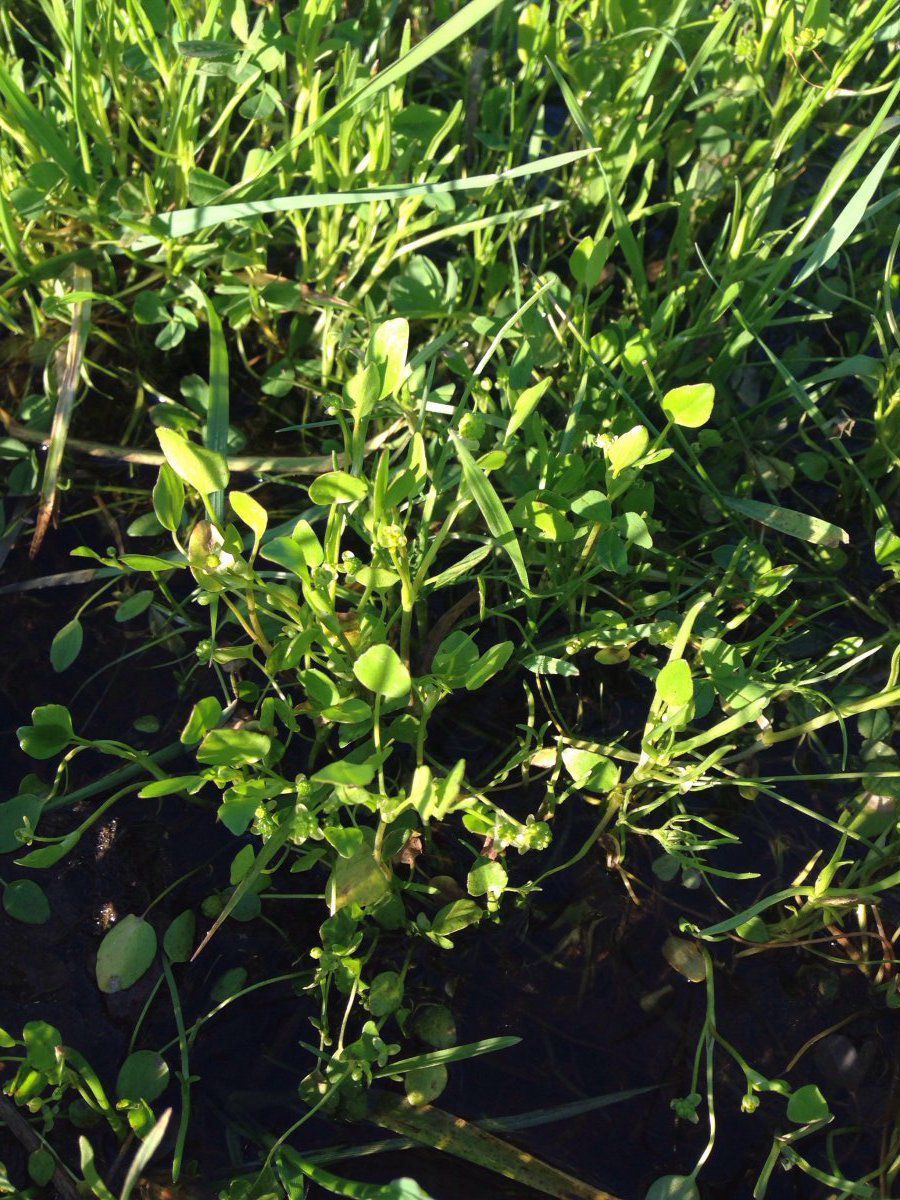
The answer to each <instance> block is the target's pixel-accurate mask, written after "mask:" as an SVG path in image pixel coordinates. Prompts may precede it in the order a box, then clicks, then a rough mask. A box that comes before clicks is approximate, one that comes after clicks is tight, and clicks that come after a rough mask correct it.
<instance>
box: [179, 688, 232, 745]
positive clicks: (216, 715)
mask: <svg viewBox="0 0 900 1200" xmlns="http://www.w3.org/2000/svg"><path fill="white" fill-rule="evenodd" d="M221 720H222V705H221V703H220V702H219V700H218V699H217V698H216V697H215V696H204V697H203V699H202V700H198V701H197V703H196V704H195V705H194V707H193V708H192V709H191V715H190V716H189V717H188V721H187V724H186V725H185V727H184V729H182V731H181V743H182V745H183V746H194V745H196V743H197V742H199V741H200V739H201V738H202V737H203V736H204V734H206V733H208V732H209V731H210V729H215V727H216V726H217V725H218V724H219V722H220V721H221Z"/></svg>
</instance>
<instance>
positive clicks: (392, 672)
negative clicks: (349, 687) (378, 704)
mask: <svg viewBox="0 0 900 1200" xmlns="http://www.w3.org/2000/svg"><path fill="white" fill-rule="evenodd" d="M353 674H354V675H355V676H356V678H357V679H358V680H359V682H360V683H361V684H362V685H363V687H365V688H368V689H369V691H370V692H375V694H376V695H378V696H384V698H385V699H386V700H400V699H402V698H403V697H404V696H408V695H409V689H410V687H411V686H412V680H411V679H410V677H409V671H408V670H407V669H406V667H405V666H404V664H403V662H402V661H401V659H400V655H399V654H398V653H397V651H396V650H395V649H394V648H393V647H392V646H388V645H386V644H381V645H378V646H370V647H369V649H368V650H366V651H365V652H364V653H363V654H361V655H360V656H359V658H358V659H357V660H356V662H355V663H354V664H353Z"/></svg>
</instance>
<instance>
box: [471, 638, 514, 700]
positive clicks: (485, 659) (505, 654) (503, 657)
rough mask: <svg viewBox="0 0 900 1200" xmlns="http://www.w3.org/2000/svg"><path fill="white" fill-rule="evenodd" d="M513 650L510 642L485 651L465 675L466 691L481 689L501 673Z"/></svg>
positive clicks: (499, 643)
mask: <svg viewBox="0 0 900 1200" xmlns="http://www.w3.org/2000/svg"><path fill="white" fill-rule="evenodd" d="M514 649H515V647H514V646H513V643H512V642H498V643H497V644H496V645H495V646H491V647H490V649H488V650H485V652H484V654H482V656H481V658H479V660H478V662H476V663H475V664H474V665H473V666H472V667H471V669H470V670H469V672H468V674H467V675H466V690H467V691H469V692H474V691H476V690H477V689H478V688H480V687H483V686H484V685H485V684H486V683H487V681H488V680H489V679H492V678H493V677H494V676H495V675H496V674H497V672H498V671H502V670H503V668H504V667H505V666H506V664H507V663H508V662H509V660H510V658H511V657H512V652H513V650H514Z"/></svg>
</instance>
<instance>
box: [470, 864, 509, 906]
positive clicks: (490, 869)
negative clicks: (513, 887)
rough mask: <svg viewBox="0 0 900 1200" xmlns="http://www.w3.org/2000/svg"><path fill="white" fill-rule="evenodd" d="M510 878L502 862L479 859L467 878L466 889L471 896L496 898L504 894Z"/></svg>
mask: <svg viewBox="0 0 900 1200" xmlns="http://www.w3.org/2000/svg"><path fill="white" fill-rule="evenodd" d="M508 882H509V876H508V875H507V874H506V869H505V867H504V866H503V864H502V863H501V862H498V861H497V860H496V859H495V860H493V861H491V860H490V859H487V860H481V859H479V861H478V865H477V866H475V867H473V868H472V870H471V871H470V872H469V874H468V876H467V877H466V888H467V890H468V893H469V895H470V896H490V897H492V898H496V897H497V896H500V895H502V894H503V891H504V889H505V888H506V885H507V883H508Z"/></svg>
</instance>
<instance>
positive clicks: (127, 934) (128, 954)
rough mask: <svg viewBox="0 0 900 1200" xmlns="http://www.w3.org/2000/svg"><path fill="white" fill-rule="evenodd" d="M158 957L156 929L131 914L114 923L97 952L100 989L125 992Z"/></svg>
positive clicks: (102, 990)
mask: <svg viewBox="0 0 900 1200" xmlns="http://www.w3.org/2000/svg"><path fill="white" fill-rule="evenodd" d="M155 957H156V930H155V929H154V928H153V926H152V925H151V924H150V923H149V922H148V921H145V920H143V918H141V917H138V916H135V915H134V913H129V914H128V916H127V917H123V918H122V920H121V921H119V922H118V924H116V925H113V927H112V929H110V931H109V932H108V933H107V935H106V937H105V938H104V939H103V941H102V942H101V943H100V949H99V951H98V952H97V984H98V986H99V988H100V991H101V992H109V993H112V992H124V991H125V989H126V988H130V987H131V986H132V985H133V984H135V983H137V981H138V980H139V979H140V978H141V976H142V975H144V974H145V972H146V971H147V970H149V968H150V964H151V963H152V962H153V959H154V958H155Z"/></svg>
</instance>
